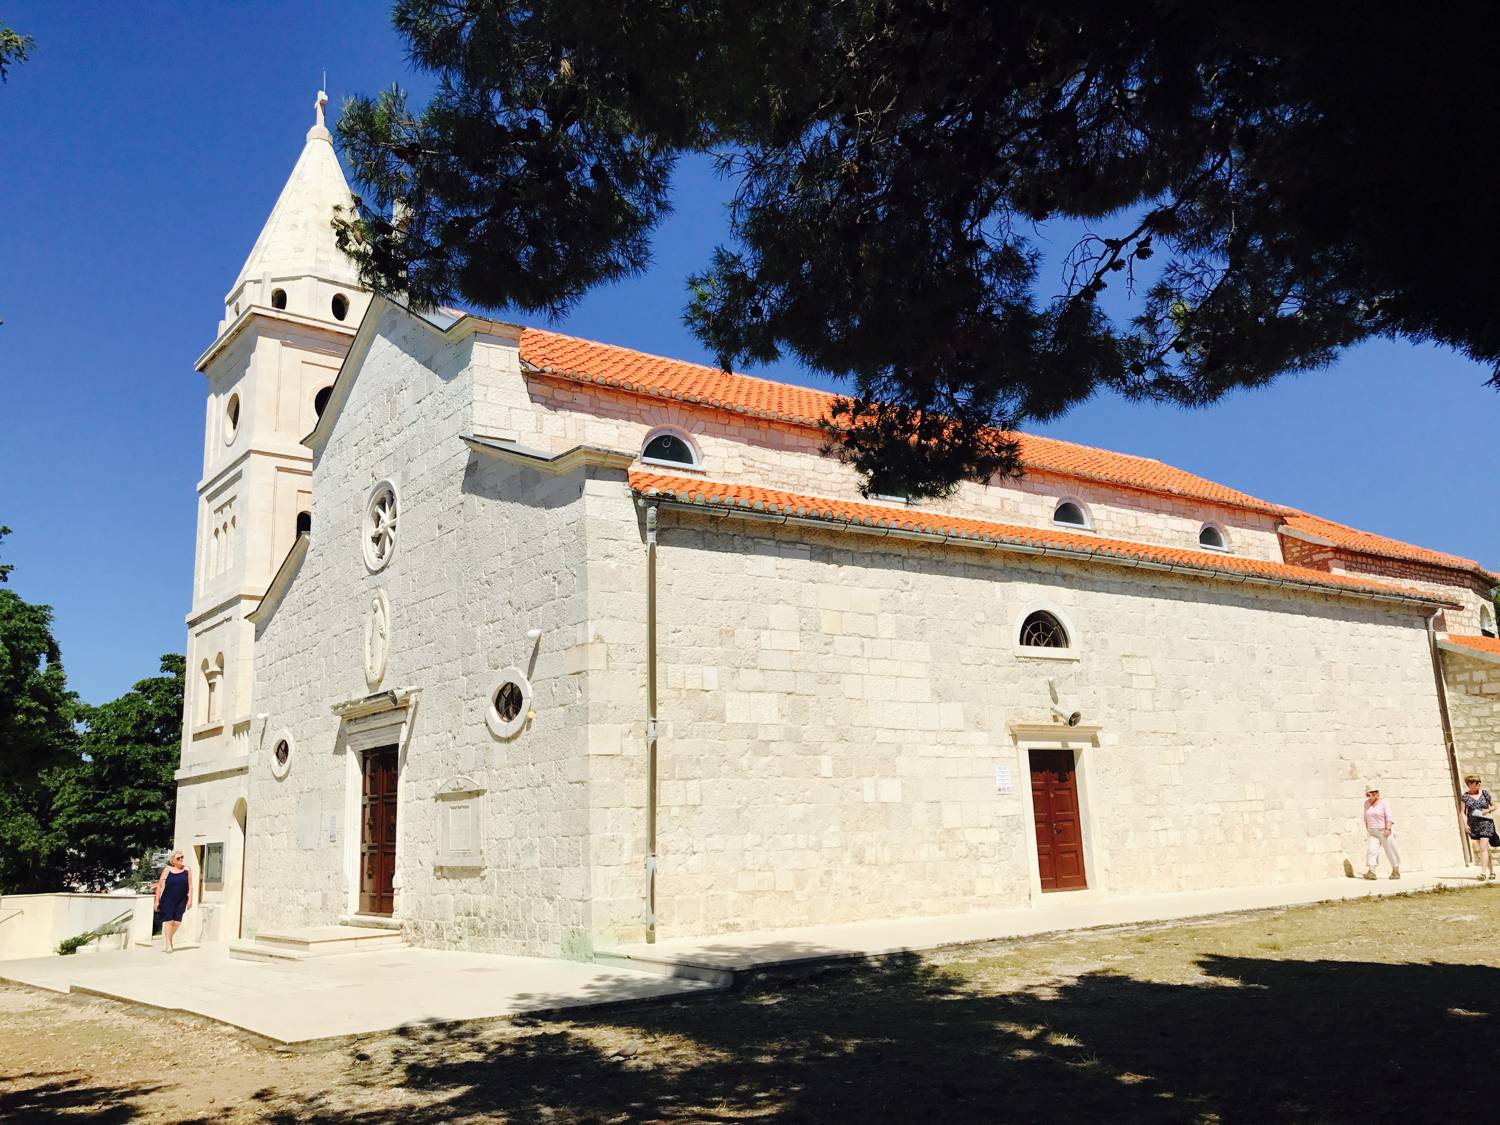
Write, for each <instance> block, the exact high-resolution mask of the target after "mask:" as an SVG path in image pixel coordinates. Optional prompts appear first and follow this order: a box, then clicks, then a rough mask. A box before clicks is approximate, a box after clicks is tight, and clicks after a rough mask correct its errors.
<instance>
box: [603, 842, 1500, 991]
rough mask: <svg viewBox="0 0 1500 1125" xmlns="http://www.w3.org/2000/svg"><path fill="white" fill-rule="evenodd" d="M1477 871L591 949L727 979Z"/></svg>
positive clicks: (1399, 890)
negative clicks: (790, 967) (781, 968)
mask: <svg viewBox="0 0 1500 1125" xmlns="http://www.w3.org/2000/svg"><path fill="white" fill-rule="evenodd" d="M1476 871H1477V869H1475V868H1469V869H1468V870H1465V869H1464V868H1461V867H1454V868H1453V869H1452V870H1449V871H1444V872H1431V873H1423V872H1415V873H1407V872H1403V875H1404V876H1405V877H1404V878H1402V879H1400V880H1390V879H1386V878H1385V877H1384V876H1382V877H1381V878H1380V879H1379V880H1376V881H1366V880H1364V879H1348V878H1341V879H1324V880H1320V881H1318V882H1313V883H1288V884H1282V885H1280V886H1258V887H1228V888H1223V889H1220V890H1213V891H1183V892H1177V893H1172V894H1155V895H1116V896H1109V895H1103V894H1099V893H1097V892H1093V891H1075V892H1068V893H1060V894H1050V895H1044V896H1043V897H1042V899H1041V901H1040V902H1039V903H1038V904H1037V905H1035V906H1023V907H1019V908H1016V909H1013V910H996V911H990V912H985V913H975V914H956V915H950V916H947V917H931V918H890V919H883V920H880V921H875V922H845V923H842V924H838V925H830V926H807V927H798V928H795V929H783V930H755V931H746V932H743V933H734V934H718V935H715V936H712V937H671V936H663V937H662V938H661V939H660V940H658V941H657V942H656V943H655V944H653V945H647V944H645V943H640V944H632V945H618V946H612V947H610V948H608V949H601V950H599V952H598V956H599V958H600V959H601V960H603V961H605V962H606V963H608V964H616V965H632V964H634V965H640V966H641V967H642V968H652V969H654V970H655V971H657V972H673V971H684V972H692V971H695V970H707V971H710V972H715V971H716V972H718V973H720V974H725V975H723V976H721V978H720V979H721V980H724V981H726V982H729V981H732V979H733V978H732V975H730V974H733V973H742V972H748V971H750V970H753V969H759V968H770V967H773V966H777V965H792V964H796V963H798V962H808V961H833V960H841V959H850V958H861V957H879V956H885V955H889V954H893V953H905V952H914V951H919V950H925V949H938V948H941V947H943V946H946V945H961V944H964V943H967V942H979V941H994V940H996V939H1002V938H1014V937H1027V936H1031V935H1035V934H1046V933H1053V932H1056V931H1062V930H1078V929H1086V928H1089V927H1092V926H1115V925H1128V924H1132V923H1140V922H1158V921H1168V920H1171V919H1178V918H1191V917H1195V916H1199V915H1205V914H1224V913H1230V912H1233V911H1239V910H1259V909H1265V908H1267V907H1277V906H1291V905H1296V904H1302V903H1311V902H1326V901H1329V900H1336V899H1350V898H1366V897H1370V896H1374V895H1390V894H1407V893H1410V892H1412V891H1422V890H1428V889H1430V888H1432V887H1435V886H1438V885H1439V884H1442V883H1447V884H1450V885H1452V884H1455V883H1458V884H1462V883H1471V882H1473V881H1474V876H1475V874H1476ZM1497 885H1500V884H1497Z"/></svg>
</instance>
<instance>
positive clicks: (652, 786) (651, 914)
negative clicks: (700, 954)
mask: <svg viewBox="0 0 1500 1125" xmlns="http://www.w3.org/2000/svg"><path fill="white" fill-rule="evenodd" d="M646 941H647V942H648V943H651V944H655V942H656V505H655V504H648V505H647V506H646Z"/></svg>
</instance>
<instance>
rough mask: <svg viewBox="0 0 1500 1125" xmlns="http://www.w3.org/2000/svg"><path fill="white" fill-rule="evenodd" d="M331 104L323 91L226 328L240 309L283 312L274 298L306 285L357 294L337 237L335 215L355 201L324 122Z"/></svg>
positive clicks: (238, 283) (233, 292)
mask: <svg viewBox="0 0 1500 1125" xmlns="http://www.w3.org/2000/svg"><path fill="white" fill-rule="evenodd" d="M327 104H328V95H327V94H326V93H324V92H323V91H322V90H319V91H318V96H317V98H316V100H315V101H314V103H313V113H314V120H313V124H312V127H311V128H310V129H308V131H307V139H306V142H305V143H304V145H303V147H302V155H301V156H299V157H298V158H297V163H296V165H295V166H294V167H293V168H292V174H291V176H290V177H288V179H287V182H286V186H285V187H283V188H282V189H281V195H280V196H279V197H278V198H277V200H276V206H275V207H273V208H272V209H271V216H270V218H268V219H267V220H266V224H265V226H264V227H263V228H261V232H260V236H259V237H258V238H257V239H256V240H255V245H254V246H253V247H252V248H251V250H250V255H249V257H247V258H246V259H245V264H244V266H243V267H241V269H240V272H239V276H238V277H237V278H236V279H235V282H234V285H233V286H232V287H231V289H230V292H229V296H228V297H227V298H226V301H225V305H226V308H225V322H226V323H228V322H232V321H233V320H234V319H235V317H236V316H237V315H239V311H240V308H241V307H248V306H250V305H262V306H272V307H282V306H280V305H276V304H275V302H273V300H272V295H273V294H274V293H277V292H281V293H283V294H285V293H289V292H291V291H292V289H293V288H294V287H295V288H305V286H304V285H303V284H302V282H304V281H308V280H311V279H317V280H318V281H321V282H323V283H326V284H328V285H333V286H337V287H339V288H341V289H358V288H359V277H358V274H357V272H356V271H355V269H354V267H353V266H352V265H351V264H350V263H349V260H348V259H347V258H346V257H344V255H343V253H342V252H340V250H339V248H338V244H337V242H336V241H335V240H334V236H333V226H332V223H333V216H334V209H335V208H336V207H344V208H348V207H349V206H350V203H351V198H352V197H351V195H350V192H349V184H348V181H346V180H345V179H344V172H343V169H342V168H340V167H339V161H338V157H337V156H336V155H335V153H334V151H333V135H332V134H331V133H330V132H329V131H328V126H327V124H325V122H324V119H323V108H324V106H326V105H327ZM279 299H285V298H284V297H283V298H279ZM293 311H297V310H293ZM305 311H308V312H313V314H314V315H317V313H316V312H314V311H313V310H311V309H309V310H305Z"/></svg>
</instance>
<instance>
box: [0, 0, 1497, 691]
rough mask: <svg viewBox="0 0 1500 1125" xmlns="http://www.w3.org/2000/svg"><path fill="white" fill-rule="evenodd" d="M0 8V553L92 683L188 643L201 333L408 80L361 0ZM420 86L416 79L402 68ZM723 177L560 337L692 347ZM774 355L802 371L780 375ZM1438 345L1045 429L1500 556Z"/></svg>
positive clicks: (684, 189) (71, 664)
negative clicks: (280, 213)
mask: <svg viewBox="0 0 1500 1125" xmlns="http://www.w3.org/2000/svg"><path fill="white" fill-rule="evenodd" d="M83 11H84V8H83V7H82V6H75V5H68V4H57V3H51V2H49V3H20V4H15V3H12V4H9V5H7V6H6V9H5V11H4V14H3V22H5V23H7V24H9V25H11V26H13V27H15V28H16V29H17V30H20V31H22V32H25V33H29V34H31V35H33V36H34V37H35V39H36V47H35V53H34V56H33V58H32V61H30V62H28V63H26V64H24V65H23V66H21V67H18V68H16V69H15V70H13V71H12V74H11V79H10V81H9V83H8V84H6V85H5V86H3V87H0V136H3V137H4V138H5V156H4V158H3V160H0V216H3V225H0V320H3V321H4V323H3V325H0V396H3V397H0V524H8V525H9V526H10V527H11V528H12V529H13V534H12V535H11V536H10V538H9V539H8V540H7V541H6V542H5V544H4V545H3V546H0V560H3V561H8V562H12V563H14V564H15V566H16V571H15V573H14V574H13V575H12V579H11V581H12V587H13V588H14V589H15V590H17V591H18V592H19V593H20V594H21V595H22V596H23V597H26V598H27V599H29V600H32V601H41V602H47V603H50V604H51V605H52V606H53V607H54V609H55V612H56V626H57V628H56V631H57V636H58V640H59V642H60V643H61V645H62V650H63V660H64V663H65V665H66V667H67V669H68V674H69V678H70V680H71V682H72V683H73V685H74V687H75V688H76V689H77V690H78V691H79V692H80V693H81V694H82V695H83V697H84V698H85V699H87V700H89V701H91V702H102V701H103V700H105V699H108V698H111V697H112V696H114V695H117V694H118V693H120V692H121V691H124V690H125V689H127V688H128V687H129V686H130V684H131V683H133V682H134V681H135V680H137V679H140V678H141V677H143V676H147V675H150V674H152V673H153V672H154V671H155V670H156V658H157V656H158V655H159V654H161V653H164V652H180V651H182V649H183V646H184V643H185V626H184V615H185V614H186V612H187V609H188V604H189V599H190V591H191V583H192V558H193V527H194V486H195V484H196V482H197V479H198V476H199V471H200V468H201V457H202V425H203V396H204V386H203V380H202V376H200V375H198V374H196V373H195V372H194V371H193V368H192V363H193V360H194V359H195V358H196V357H197V356H198V355H199V353H200V352H202V351H203V349H204V348H205V347H206V346H207V345H208V344H209V343H210V342H211V340H212V337H213V332H214V328H215V325H216V322H217V318H218V317H219V315H220V313H221V311H222V307H223V306H222V301H223V295H224V292H225V290H226V289H227V288H228V287H229V285H230V283H231V282H232V281H233V280H234V277H235V275H236V273H237V272H238V270H239V267H240V264H241V263H242V262H243V260H244V258H245V255H246V254H247V253H248V252H249V249H250V246H251V243H252V242H253V241H254V239H255V235H256V233H257V232H258V231H259V229H260V225H261V223H262V222H263V221H264V220H265V217H266V215H267V213H268V212H269V211H270V208H271V204H272V203H273V202H274V201H275V198H276V194H277V192H278V191H279V190H280V188H281V185H282V183H283V181H284V180H285V178H286V176H287V174H288V173H289V172H290V171H291V167H292V164H293V162H294V161H295V159H296V157H297V153H298V152H299V151H300V148H301V144H302V135H303V133H304V132H305V131H306V130H307V127H308V125H309V124H310V123H311V119H312V101H313V96H314V94H315V92H316V90H317V88H318V85H319V82H320V79H321V75H322V72H323V70H324V69H325V68H326V69H327V72H328V91H329V94H330V96H331V98H332V102H333V105H334V106H337V105H338V104H339V103H340V102H341V101H342V100H343V98H344V97H345V96H347V95H348V94H350V93H354V92H371V91H375V90H378V89H379V88H381V87H382V86H385V85H387V84H389V83H390V82H392V81H396V80H399V81H402V82H403V83H408V82H410V81H411V80H412V75H411V74H410V72H409V70H408V67H407V64H406V62H405V58H404V54H403V51H402V46H401V43H400V41H399V40H398V39H397V38H396V36H395V34H394V33H393V32H392V31H391V30H390V27H389V22H388V18H387V8H386V7H385V5H383V4H381V3H378V2H371V0H366V2H362V3H342V4H333V3H264V4H256V5H248V4H247V5H221V4H208V5H182V4H139V3H138V4H129V5H127V4H113V5H107V4H91V5H88V6H87V8H86V15H85V14H80V13H81V12H83ZM419 81H420V80H419ZM725 197H726V189H725V187H724V185H723V184H721V183H718V182H717V181H715V179H714V178H713V175H712V173H711V172H710V171H709V170H708V168H707V167H706V166H705V165H704V164H703V163H701V162H699V163H694V164H692V165H689V166H688V167H686V168H684V169H683V171H682V173H681V175H680V177H679V183H678V193H677V212H676V214H675V215H674V217H673V218H672V220H671V221H670V223H669V224H668V225H667V226H666V227H665V228H664V229H663V230H662V231H661V232H660V234H659V236H658V239H657V243H656V263H655V265H654V267H653V269H652V270H651V271H650V272H649V273H648V274H647V275H645V276H643V277H641V278H638V279H634V280H632V281H629V282H625V283H622V284H619V285H615V286H612V287H610V288H608V289H604V290H600V291H597V292H595V293H594V294H592V295H590V296H589V297H588V298H587V299H586V300H585V301H583V302H582V303H581V304H580V305H579V306H578V308H577V309H576V310H574V311H573V312H572V313H571V314H570V315H569V316H568V317H567V318H566V319H565V320H564V321H562V322H561V327H563V328H564V329H565V330H568V331H572V332H576V333H578V334H580V335H587V336H591V337H595V338H597V339H602V340H608V341H611V342H615V343H621V344H627V345H630V346H633V347H638V348H642V349H645V350H648V351H654V352H659V353H663V354H667V355H675V356H681V357H684V358H688V359H700V360H708V359H709V357H708V356H707V355H706V354H705V352H704V350H703V349H702V348H701V347H700V346H699V345H698V343H697V342H696V341H695V340H694V339H693V338H692V337H691V336H690V335H689V334H688V332H687V330H686V329H685V328H684V327H683V325H682V321H681V309H682V306H683V303H684V289H683V278H684V277H685V276H686V274H687V273H688V272H689V271H691V270H693V269H696V268H699V267H700V266H701V265H702V264H703V263H704V261H705V260H706V257H707V253H708V251H709V249H710V248H711V247H712V246H713V244H714V243H715V241H717V240H719V239H720V238H722V236H723V230H724V224H723V210H722V204H723V200H724V199H725ZM779 374H781V375H783V376H785V377H789V378H791V377H795V375H796V373H795V370H794V369H792V368H790V367H788V368H785V369H782V371H781V372H779ZM1486 377H1487V372H1485V371H1484V370H1482V369H1481V368H1479V367H1477V366H1475V365H1474V364H1471V363H1468V362H1465V361H1463V360H1461V359H1460V358H1458V357H1457V356H1455V355H1453V354H1452V353H1449V352H1444V351H1441V350H1438V349H1435V348H1416V347H1411V346H1407V345H1401V344H1388V343H1375V344H1369V345H1365V346H1363V347H1360V348H1357V349H1355V350H1353V351H1351V352H1349V353H1348V354H1347V355H1346V356H1345V357H1344V358H1343V360H1342V361H1341V362H1340V363H1338V364H1337V365H1336V366H1335V367H1332V368H1330V369H1328V370H1325V371H1320V372H1315V373H1313V374H1309V375H1303V376H1300V377H1294V378H1288V379H1284V380H1282V381H1281V382H1280V383H1278V384H1277V385H1276V386H1274V387H1272V388H1270V389H1268V390H1263V391H1257V392H1245V393H1240V394H1236V395H1234V396H1233V397H1231V398H1229V399H1228V400H1226V401H1225V402H1223V403H1221V404H1220V405H1218V406H1215V407H1213V408H1210V409H1207V410H1198V411H1184V410H1179V409H1176V408H1168V407H1148V406H1140V405H1134V404H1129V403H1125V402H1122V401H1120V400H1118V399H1115V398H1112V397H1101V398H1097V399H1095V400H1093V401H1091V402H1089V403H1088V404H1086V405H1085V406H1084V407H1082V408H1081V409H1079V410H1077V411H1075V412H1074V413H1073V414H1071V415H1069V416H1068V417H1067V418H1065V419H1063V420H1062V421H1061V422H1059V423H1057V424H1055V425H1051V426H1048V427H1046V429H1045V432H1047V433H1051V434H1054V435H1056V436H1059V437H1066V438H1069V439H1071V440H1075V441H1081V442H1085V443H1088V444H1093V445H1100V446H1104V447H1107V448H1110V449H1118V450H1124V451H1126V452H1130V453H1137V454H1143V455H1146V456H1151V457H1157V458H1159V459H1161V460H1163V461H1167V462H1170V463H1171V464H1174V465H1178V466H1181V467H1182V468H1185V469H1189V470H1191V471H1193V472H1197V473H1201V474H1203V475H1204V476H1207V477H1210V478H1213V479H1215V480H1219V481H1222V482H1223V483H1225V484H1230V485H1233V486H1234V487H1237V488H1241V489H1244V490H1245V491H1247V492H1250V493H1252V494H1254V495H1257V496H1261V497H1264V498H1266V499H1271V500H1276V501H1280V502H1283V503H1287V504H1292V505H1296V506H1299V507H1303V508H1306V509H1308V510H1310V511H1313V512H1316V513H1318V514H1319V515H1323V516H1327V517H1329V518H1332V519H1337V520H1341V521H1343V522H1346V523H1350V524H1353V525H1354V526H1356V527H1361V528H1365V529H1368V530H1372V531H1380V532H1383V533H1386V534H1390V535H1395V536H1397V537H1399V538H1403V539H1407V540H1411V541H1414V542H1417V543H1421V544H1424V545H1426V546H1431V547H1437V548H1440V549H1444V550H1450V551H1454V552H1457V553H1460V554H1464V555H1467V556H1469V557H1471V558H1478V559H1480V560H1481V561H1483V562H1487V563H1489V564H1491V565H1500V526H1497V524H1496V521H1495V519H1494V518H1493V511H1494V495H1495V485H1496V482H1497V480H1500V443H1497V442H1496V440H1495V434H1496V429H1497V423H1500V394H1497V392H1495V391H1493V390H1491V389H1489V388H1487V387H1485V386H1484V385H1483V384H1484V381H1485V379H1486Z"/></svg>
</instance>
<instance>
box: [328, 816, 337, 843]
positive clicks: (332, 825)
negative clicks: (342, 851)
mask: <svg viewBox="0 0 1500 1125" xmlns="http://www.w3.org/2000/svg"><path fill="white" fill-rule="evenodd" d="M328 842H329V843H330V844H337V843H338V842H339V814H338V813H336V812H331V813H329V814H328Z"/></svg>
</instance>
